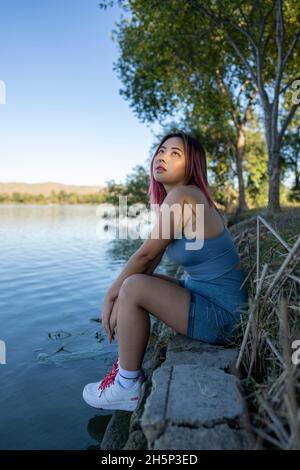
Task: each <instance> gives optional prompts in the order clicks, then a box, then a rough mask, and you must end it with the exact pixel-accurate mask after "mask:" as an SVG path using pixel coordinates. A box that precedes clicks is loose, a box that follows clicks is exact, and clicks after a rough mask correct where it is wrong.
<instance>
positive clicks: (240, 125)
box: [100, 0, 300, 211]
mask: <svg viewBox="0 0 300 470" xmlns="http://www.w3.org/2000/svg"><path fill="white" fill-rule="evenodd" d="M107 3H109V2H104V3H103V2H102V4H100V6H102V7H103V5H105V6H107ZM112 3H113V2H110V5H111V4H112ZM118 3H119V5H121V6H123V8H124V9H125V10H127V11H130V13H131V17H129V18H127V19H125V20H124V21H122V23H121V24H120V25H118V26H119V31H114V32H115V33H116V34H117V36H118V41H119V45H120V48H121V54H122V55H121V59H120V60H119V62H118V68H117V70H118V71H119V72H120V75H121V79H122V81H123V83H124V84H125V86H126V88H125V90H121V91H120V93H121V94H123V95H124V96H125V97H126V98H128V99H130V100H131V102H132V106H133V107H134V109H135V110H136V112H137V113H138V115H139V117H140V118H144V119H146V120H148V121H151V120H152V121H153V120H155V119H159V118H162V119H165V116H166V114H171V113H172V112H173V111H174V109H176V110H177V111H182V112H183V113H184V112H185V113H186V110H187V109H191V108H193V106H194V103H197V104H196V108H197V109H198V111H200V112H201V114H200V116H202V117H203V115H204V116H205V118H207V114H208V112H209V113H211V117H212V120H211V121H210V122H213V125H214V126H219V127H220V129H221V127H222V126H223V127H224V129H225V131H227V130H228V127H229V123H230V122H233V123H234V126H235V129H236V132H237V135H236V141H235V142H234V143H231V141H229V142H228V144H229V145H231V147H232V151H234V150H235V152H236V153H235V158H236V165H237V175H238V179H239V189H240V205H241V206H242V207H243V206H245V201H244V199H245V198H244V187H243V177H242V162H243V157H244V151H245V128H246V123H247V119H248V117H249V114H250V111H251V106H252V104H253V102H254V99H255V98H256V94H257V98H258V102H259V104H260V106H261V111H262V120H263V126H264V132H265V139H266V146H267V154H268V177H269V194H268V204H269V209H270V210H271V211H276V210H280V201H279V191H280V149H281V145H282V139H283V137H284V134H285V132H286V129H287V128H288V126H289V125H290V123H291V122H292V120H293V118H294V116H295V114H296V111H297V109H298V107H299V103H297V102H295V101H293V100H292V94H291V93H290V92H291V87H292V85H293V83H294V82H295V80H296V79H297V78H300V77H299V71H298V66H297V59H298V63H299V51H298V49H297V45H298V40H299V36H300V29H299V26H298V25H299V23H300V21H299V20H300V18H299V15H300V7H299V2H297V1H296V0H286V1H285V2H284V3H283V1H282V0H274V1H271V0H247V1H245V0H222V2H217V1H212V0H181V1H179V0H168V1H167V2H157V1H154V0H135V1H134V2H132V1H122V0H119V2H118ZM212 34H213V38H212ZM212 39H213V40H212ZM230 85H231V86H232V88H233V89H232V90H230ZM239 85H240V87H241V93H240V92H239V91H238V92H236V93H234V87H236V88H237V87H238V86H239ZM237 96H238V97H239V98H240V99H239V100H237V99H236V98H237ZM242 107H243V109H241V108H242ZM207 110H208V112H207ZM284 110H287V112H286V114H285V113H284ZM192 114H193V116H197V114H196V113H195V112H194V110H193V109H192ZM186 115H187V113H186ZM198 115H199V114H198ZM217 118H218V119H217ZM202 123H203V120H202V122H201V123H200V124H202ZM199 128H200V129H201V126H199Z"/></svg>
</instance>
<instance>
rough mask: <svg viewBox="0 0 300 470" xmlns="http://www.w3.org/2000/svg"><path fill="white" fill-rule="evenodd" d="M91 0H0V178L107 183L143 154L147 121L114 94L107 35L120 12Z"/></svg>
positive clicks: (148, 138) (113, 48)
mask: <svg viewBox="0 0 300 470" xmlns="http://www.w3.org/2000/svg"><path fill="white" fill-rule="evenodd" d="M98 3H99V2H98V0H26V1H25V0H15V1H11V0H1V2H0V80H3V81H4V83H5V85H6V104H4V105H1V106H0V182H8V181H22V182H27V183H35V182H46V181H55V182H60V183H66V184H88V185H90V184H91V185H104V184H105V181H107V180H109V179H115V180H116V181H117V182H121V181H124V180H125V177H126V174H128V173H130V172H131V170H132V168H133V167H134V166H135V165H136V164H139V163H140V164H144V163H145V160H146V158H147V157H148V156H149V151H150V148H151V145H152V143H153V141H154V133H156V132H157V131H158V130H159V126H158V125H151V126H148V125H147V124H145V123H142V122H140V121H139V120H138V118H137V117H136V116H135V115H134V114H133V111H132V110H131V108H130V107H129V102H127V101H125V100H124V98H123V97H121V96H120V95H119V89H120V88H122V87H123V86H122V83H121V82H120V81H119V80H118V78H117V76H116V72H114V71H113V62H116V61H117V58H118V56H119V51H118V46H117V43H116V42H113V41H112V39H111V38H110V32H111V31H112V29H113V28H114V23H115V22H117V21H119V20H120V14H121V10H120V9H119V8H118V7H117V6H116V5H114V7H113V8H107V10H102V9H100V8H99V6H98Z"/></svg>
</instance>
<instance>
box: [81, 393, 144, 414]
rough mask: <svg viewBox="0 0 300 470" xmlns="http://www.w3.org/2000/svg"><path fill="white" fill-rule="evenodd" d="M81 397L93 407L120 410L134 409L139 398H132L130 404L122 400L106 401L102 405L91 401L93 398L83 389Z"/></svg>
mask: <svg viewBox="0 0 300 470" xmlns="http://www.w3.org/2000/svg"><path fill="white" fill-rule="evenodd" d="M82 397H83V399H84V401H85V402H86V403H87V404H88V405H90V406H92V407H93V408H97V409H100V410H122V411H134V410H135V409H136V407H137V403H138V401H139V400H134V401H133V402H132V405H130V404H129V403H128V402H126V405H125V403H124V402H121V401H119V402H115V403H107V405H102V406H99V405H98V404H97V403H95V402H94V401H93V399H91V398H90V396H89V395H86V394H85V393H84V391H83V393H82Z"/></svg>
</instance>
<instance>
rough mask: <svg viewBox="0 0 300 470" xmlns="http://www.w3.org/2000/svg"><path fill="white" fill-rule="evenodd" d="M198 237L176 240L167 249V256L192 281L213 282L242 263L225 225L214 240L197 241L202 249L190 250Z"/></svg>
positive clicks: (183, 237)
mask: <svg viewBox="0 0 300 470" xmlns="http://www.w3.org/2000/svg"><path fill="white" fill-rule="evenodd" d="M193 240H196V237H193V238H188V237H186V236H185V235H184V234H182V238H174V239H173V241H172V242H171V243H169V245H167V247H166V255H167V256H168V258H169V259H170V260H171V261H173V262H174V263H176V264H179V265H181V266H182V267H183V269H184V271H185V272H187V273H188V275H189V276H190V278H191V279H194V280H199V281H200V280H201V281H205V280H211V279H216V278H217V277H219V276H222V274H225V273H227V272H228V271H230V270H231V269H232V267H233V266H234V265H235V264H237V263H239V262H240V257H239V254H238V251H237V249H236V246H235V244H234V242H233V239H232V237H231V234H230V232H229V230H228V229H227V227H225V225H224V230H223V232H222V233H221V234H220V235H217V236H216V237H214V238H209V239H207V240H205V239H197V240H196V242H197V244H198V246H200V248H198V249H190V248H186V246H188V245H190V246H192V244H193Z"/></svg>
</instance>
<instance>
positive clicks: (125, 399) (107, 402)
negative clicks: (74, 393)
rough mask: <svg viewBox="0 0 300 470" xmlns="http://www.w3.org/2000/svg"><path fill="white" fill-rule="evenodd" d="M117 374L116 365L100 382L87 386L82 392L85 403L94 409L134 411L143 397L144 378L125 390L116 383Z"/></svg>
mask: <svg viewBox="0 0 300 470" xmlns="http://www.w3.org/2000/svg"><path fill="white" fill-rule="evenodd" d="M117 372H118V369H117V367H116V364H115V363H114V367H113V369H112V371H110V372H109V373H108V374H107V375H106V376H105V377H104V378H103V379H102V380H101V381H100V382H95V383H90V384H87V385H86V386H85V387H84V389H83V392H82V396H83V399H84V401H85V402H86V403H87V404H88V405H90V406H93V407H94V408H102V409H105V410H123V411H134V410H135V408H136V407H137V404H138V401H139V398H140V395H141V386H142V384H143V379H142V376H141V375H140V376H139V378H138V379H137V380H136V382H135V383H134V385H132V387H130V388H124V387H122V385H120V384H119V383H118V382H117V381H115V378H116V375H117Z"/></svg>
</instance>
